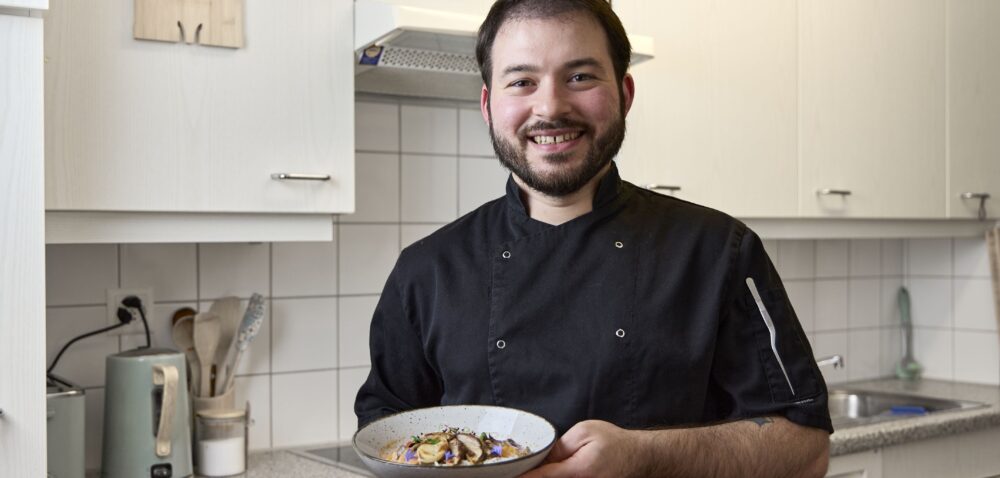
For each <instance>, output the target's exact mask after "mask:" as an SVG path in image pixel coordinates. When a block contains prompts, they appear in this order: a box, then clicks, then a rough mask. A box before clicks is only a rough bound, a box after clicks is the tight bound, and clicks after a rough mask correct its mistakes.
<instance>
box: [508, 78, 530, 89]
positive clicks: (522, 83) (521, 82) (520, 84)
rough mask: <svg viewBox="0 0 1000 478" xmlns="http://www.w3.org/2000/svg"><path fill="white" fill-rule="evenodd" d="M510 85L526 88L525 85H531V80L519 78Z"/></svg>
mask: <svg viewBox="0 0 1000 478" xmlns="http://www.w3.org/2000/svg"><path fill="white" fill-rule="evenodd" d="M509 86H513V87H514V88H524V87H525V86H531V82H530V81H528V80H517V81H515V82H513V83H511V84H510V85H509Z"/></svg>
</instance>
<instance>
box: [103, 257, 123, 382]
mask: <svg viewBox="0 0 1000 478" xmlns="http://www.w3.org/2000/svg"><path fill="white" fill-rule="evenodd" d="M122 254H123V253H122V245H121V244H115V262H116V264H115V265H116V266H117V268H118V278H117V279H118V282H117V284H118V288H119V289H121V288H122ZM104 307H105V310H104V316H105V317H107V315H108V314H110V313H111V311H110V310H107V304H106V303H105V305H104ZM104 320H105V321H106V320H108V319H107V318H105V319H104ZM102 322H104V321H102ZM105 323H107V322H105ZM124 345H125V336H124V335H122V334H118V353H121V352H122V351H123V350H122V349H123V348H124ZM104 381H105V383H107V377H105V379H104Z"/></svg>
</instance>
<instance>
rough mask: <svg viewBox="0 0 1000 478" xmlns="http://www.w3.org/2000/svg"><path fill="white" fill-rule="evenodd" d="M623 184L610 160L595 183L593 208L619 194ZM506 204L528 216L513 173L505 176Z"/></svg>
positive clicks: (599, 206) (519, 213)
mask: <svg viewBox="0 0 1000 478" xmlns="http://www.w3.org/2000/svg"><path fill="white" fill-rule="evenodd" d="M623 188H624V185H623V184H622V179H621V176H619V175H618V165H617V164H615V162H614V161H611V168H610V169H608V172H607V174H605V175H604V177H603V178H601V181H600V182H599V183H598V184H597V191H595V192H594V203H593V208H594V210H597V209H599V208H601V207H603V206H605V205H607V204H610V203H611V202H612V201H613V200H614V199H615V198H617V197H618V195H619V194H621V192H622V189H623ZM506 197H507V204H508V205H509V206H510V209H511V210H513V211H515V212H516V213H518V215H521V216H523V217H524V218H528V217H530V216H529V214H528V207H527V206H526V205H525V204H524V201H523V200H522V199H521V188H520V186H518V185H517V183H516V182H514V175H513V174H511V175H510V176H509V177H508V178H507V196H506Z"/></svg>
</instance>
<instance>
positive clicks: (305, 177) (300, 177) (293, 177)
mask: <svg viewBox="0 0 1000 478" xmlns="http://www.w3.org/2000/svg"><path fill="white" fill-rule="evenodd" d="M271 179H276V180H278V181H329V180H330V175H329V174H298V173H274V174H272V175H271Z"/></svg>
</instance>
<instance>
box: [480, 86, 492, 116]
mask: <svg viewBox="0 0 1000 478" xmlns="http://www.w3.org/2000/svg"><path fill="white" fill-rule="evenodd" d="M479 110H480V111H482V113H483V121H485V122H486V125H487V126H488V125H489V124H490V90H489V88H487V87H486V84H485V83H484V84H483V91H481V92H480V93H479Z"/></svg>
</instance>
